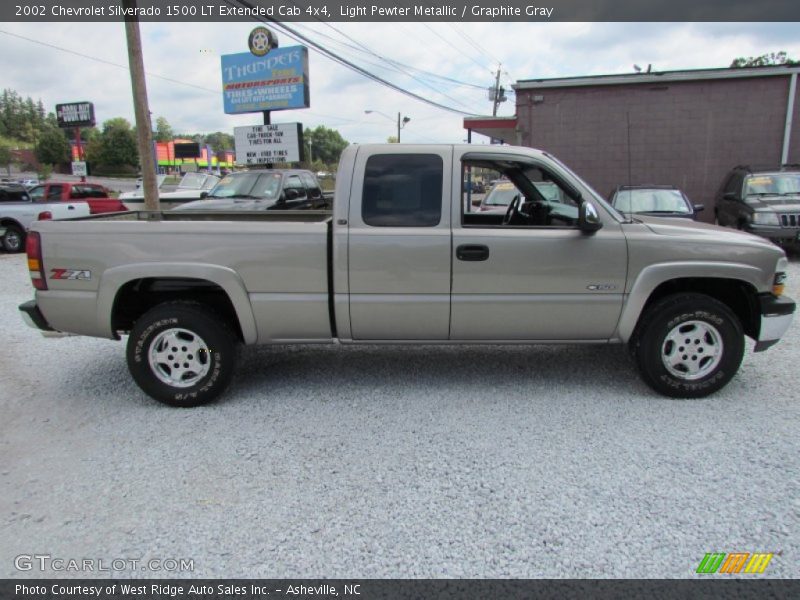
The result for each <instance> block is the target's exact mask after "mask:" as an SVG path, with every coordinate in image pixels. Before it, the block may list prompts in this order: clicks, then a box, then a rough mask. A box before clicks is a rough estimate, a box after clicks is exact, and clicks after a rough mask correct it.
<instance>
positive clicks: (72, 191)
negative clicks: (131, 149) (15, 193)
mask: <svg viewBox="0 0 800 600" xmlns="http://www.w3.org/2000/svg"><path fill="white" fill-rule="evenodd" d="M29 193H30V195H31V198H32V199H33V201H34V202H58V201H62V202H74V201H75V200H85V201H86V203H87V204H88V205H89V211H90V212H91V214H93V215H96V214H99V213H109V212H119V211H122V210H128V209H127V208H126V207H125V205H124V204H123V203H122V202H121V201H120V200H119V199H117V198H111V197H110V196H109V193H108V190H107V189H106V188H104V187H103V186H102V185H98V184H96V183H71V182H66V181H65V182H55V183H45V184H42V185H37V186H35V187H33V188H31V189H30V191H29Z"/></svg>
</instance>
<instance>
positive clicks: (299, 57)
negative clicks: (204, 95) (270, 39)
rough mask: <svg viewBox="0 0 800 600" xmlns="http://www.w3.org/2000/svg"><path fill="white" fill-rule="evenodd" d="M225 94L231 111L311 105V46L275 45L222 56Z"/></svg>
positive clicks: (228, 112)
mask: <svg viewBox="0 0 800 600" xmlns="http://www.w3.org/2000/svg"><path fill="white" fill-rule="evenodd" d="M221 58H222V90H223V91H222V94H223V101H224V105H225V112H226V113H227V114H229V115H232V114H234V115H235V114H239V113H249V112H260V111H264V110H285V109H289V108H308V107H309V106H310V103H309V93H308V48H306V47H305V46H290V47H288V48H274V49H272V50H270V51H269V52H268V53H267V54H266V55H264V56H254V55H253V54H251V53H250V52H242V53H240V54H225V55H223V56H222V57H221Z"/></svg>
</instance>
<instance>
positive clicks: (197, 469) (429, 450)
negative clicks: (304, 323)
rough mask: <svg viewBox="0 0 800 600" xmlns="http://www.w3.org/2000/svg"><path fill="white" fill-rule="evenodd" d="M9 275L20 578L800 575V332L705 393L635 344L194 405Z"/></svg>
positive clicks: (12, 502)
mask: <svg viewBox="0 0 800 600" xmlns="http://www.w3.org/2000/svg"><path fill="white" fill-rule="evenodd" d="M0 279H2V281H3V286H2V290H0V315H2V320H3V325H4V331H5V334H4V337H5V342H6V343H5V344H3V345H0V409H1V410H2V418H0V490H1V491H0V538H1V539H2V540H3V543H2V544H0V577H19V576H23V577H25V576H40V575H41V573H40V572H38V571H28V572H23V573H20V572H18V571H16V570H15V568H14V564H13V559H14V557H15V556H17V555H19V554H34V553H40V554H49V555H51V556H53V557H60V558H66V559H69V558H95V559H103V560H104V561H107V562H109V563H110V561H111V560H112V559H114V558H123V559H128V558H137V559H142V558H144V559H149V558H159V559H168V558H176V559H179V558H190V559H194V566H195V570H194V573H193V574H194V575H195V576H199V577H219V576H231V577H234V576H235V577H369V578H380V577H646V578H650V577H691V576H692V575H693V571H694V569H695V568H696V566H697V564H698V563H699V561H700V559H701V558H702V557H703V555H704V554H705V553H706V552H712V551H716V552H735V551H740V552H748V551H749V552H755V551H773V552H781V555H779V556H776V557H775V558H774V559H773V561H772V563H771V564H770V566H769V568H768V570H767V573H766V574H767V575H768V576H772V577H798V576H800V563H799V562H798V556H799V553H800V527H799V526H798V523H799V522H800V495H799V494H798V491H799V490H798V488H799V487H800V486H799V485H798V473H800V448H798V431H799V430H800V429H799V428H798V424H800V406H799V405H798V401H797V399H798V393H797V382H796V378H795V377H794V376H792V375H791V373H796V372H797V365H798V364H799V363H798V360H799V359H800V328H799V327H798V325H797V323H795V324H794V325H793V327H792V328H791V329H790V331H789V332H788V334H787V336H786V338H784V340H783V341H782V342H781V343H780V344H779V345H778V346H776V347H775V348H773V349H771V350H770V351H768V352H765V353H761V354H757V355H756V354H753V353H752V352H751V351H750V350H748V352H747V355H746V357H745V360H744V363H743V366H742V369H741V371H740V372H739V374H738V376H737V377H736V378H735V379H734V380H733V381H732V382H731V384H729V385H728V387H727V388H726V389H725V390H723V391H722V392H721V393H719V394H717V395H716V396H714V397H712V398H709V399H706V400H701V401H676V400H669V399H666V398H662V397H659V396H656V395H655V394H653V393H652V392H651V391H650V390H649V389H648V388H647V387H645V385H644V384H643V383H641V381H640V380H639V378H638V376H637V375H636V373H635V370H634V366H633V364H632V361H631V360H630V359H629V358H628V356H627V354H626V352H625V351H624V350H623V349H622V348H618V347H567V346H562V347H541V348H526V347H500V348H492V347H476V346H471V347H462V348H455V347H454V348H439V347H437V348H430V347H428V348H425V347H420V348H414V347H359V348H338V349H337V348H328V347H311V348H307V347H305V348H293V347H292V348H284V347H281V348H272V349H269V348H251V349H247V350H245V352H244V353H243V362H242V365H241V366H240V370H239V374H238V377H237V379H236V380H235V382H234V384H233V386H232V388H231V389H230V390H229V392H228V393H227V395H226V396H225V397H224V398H223V400H222V401H221V402H219V403H218V404H215V405H213V406H208V407H203V408H197V409H192V410H177V409H171V408H168V407H165V406H161V405H160V404H157V403H156V402H154V401H152V400H150V399H149V398H147V397H146V396H144V395H143V393H141V392H140V391H139V390H138V388H137V387H136V386H135V385H134V383H133V382H132V380H131V378H130V377H129V375H128V372H127V369H126V366H125V361H124V346H123V344H121V343H118V342H112V341H107V340H95V339H88V338H78V337H73V338H64V339H45V338H43V337H41V336H40V335H39V334H38V333H37V332H35V331H34V330H32V329H28V328H27V327H25V326H24V325H23V323H22V321H21V319H20V318H19V316H18V314H17V305H18V304H19V303H21V302H23V301H25V300H27V299H29V298H30V297H31V296H32V290H31V288H30V284H29V282H28V278H27V273H26V270H25V263H24V258H23V257H22V256H19V255H17V256H11V255H5V254H0ZM788 288H789V294H790V295H791V296H793V297H794V298H800V261H798V259H797V258H794V259H793V262H792V265H791V272H790V279H789V285H788ZM748 345H749V346H752V343H750V344H748ZM46 574H49V575H51V576H52V575H66V576H76V575H77V574H73V573H54V572H52V571H50V572H47V573H46ZM130 574H131V573H128V572H123V573H120V575H123V576H129V575H130ZM133 574H134V575H151V576H152V575H164V573H163V572H162V573H156V574H153V573H133ZM182 575H184V576H186V575H189V574H188V573H183V574H182Z"/></svg>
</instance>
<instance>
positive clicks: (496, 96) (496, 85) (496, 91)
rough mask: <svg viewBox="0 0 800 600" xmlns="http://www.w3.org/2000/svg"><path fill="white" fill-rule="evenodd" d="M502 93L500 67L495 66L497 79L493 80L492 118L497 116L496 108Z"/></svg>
mask: <svg viewBox="0 0 800 600" xmlns="http://www.w3.org/2000/svg"><path fill="white" fill-rule="evenodd" d="M501 96H502V93H501V92H500V65H497V77H495V80H494V106H493V107H492V116H493V117H496V116H497V107H498V106H500V103H501V102H502V100H501V99H500V98H501Z"/></svg>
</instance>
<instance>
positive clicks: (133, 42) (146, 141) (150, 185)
mask: <svg viewBox="0 0 800 600" xmlns="http://www.w3.org/2000/svg"><path fill="white" fill-rule="evenodd" d="M122 6H123V7H125V8H126V9H135V8H136V0H122ZM135 12H136V11H135V10H132V11H130V14H131V15H133V16H126V17H125V36H126V37H127V39H128V64H129V65H130V70H131V87H132V89H133V110H134V115H135V116H136V139H137V141H138V146H139V162H141V165H142V190H143V191H144V207H145V210H159V208H160V203H159V200H158V184H157V182H156V167H155V164H154V163H153V161H152V160H151V159H150V154H151V153H152V152H153V129H152V126H151V123H150V107H149V104H148V103H147V85H146V83H145V78H144V59H143V58H142V40H141V36H140V35H139V18H138V17H137V16H135Z"/></svg>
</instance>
